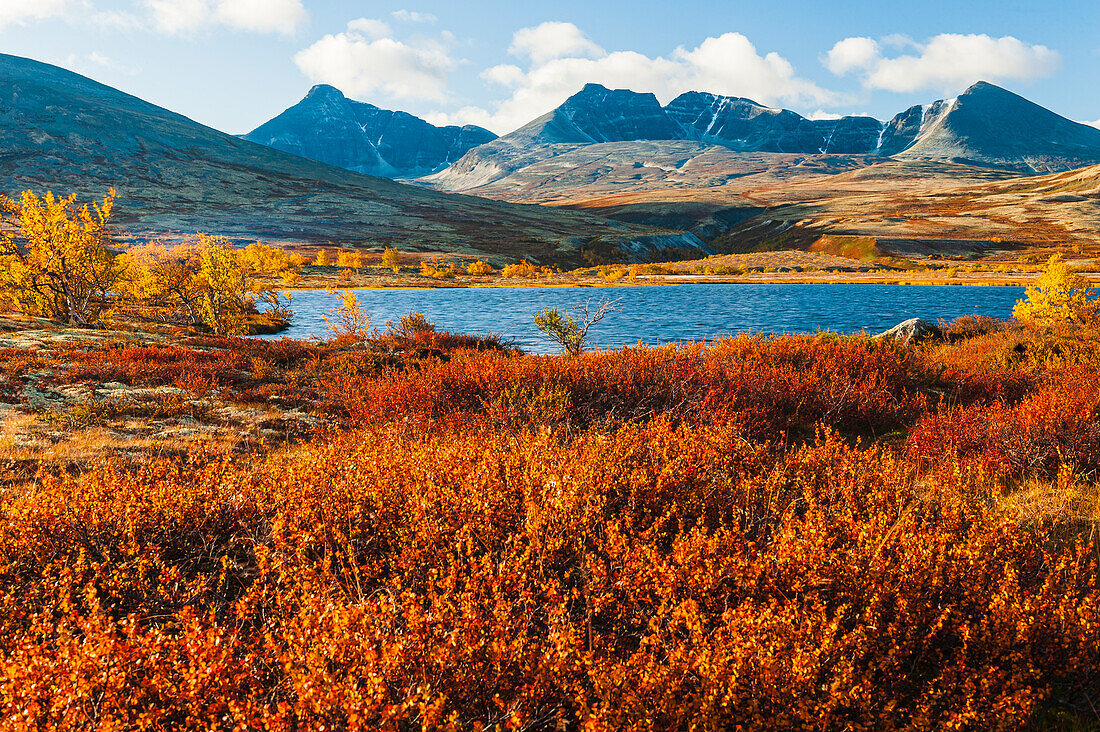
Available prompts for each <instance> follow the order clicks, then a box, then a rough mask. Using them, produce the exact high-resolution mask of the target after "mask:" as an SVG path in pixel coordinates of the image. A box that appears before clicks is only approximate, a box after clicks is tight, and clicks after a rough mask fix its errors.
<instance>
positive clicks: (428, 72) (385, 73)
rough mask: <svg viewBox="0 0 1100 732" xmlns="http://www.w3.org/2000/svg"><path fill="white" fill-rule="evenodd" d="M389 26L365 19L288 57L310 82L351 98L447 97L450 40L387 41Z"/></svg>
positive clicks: (453, 65) (451, 63) (453, 64)
mask: <svg viewBox="0 0 1100 732" xmlns="http://www.w3.org/2000/svg"><path fill="white" fill-rule="evenodd" d="M391 36H392V30H391V29H390V27H389V26H388V25H387V24H386V23H384V22H382V21H380V20H374V19H371V18H358V19H356V20H353V21H351V22H350V23H348V26H347V29H346V30H345V31H343V32H341V33H332V34H329V35H326V36H325V37H323V38H321V39H320V40H319V41H317V42H316V43H314V44H313V45H311V46H309V47H308V48H305V49H303V50H302V51H299V52H298V53H297V54H296V55H295V56H294V62H295V63H296V64H297V65H298V68H299V69H301V71H302V73H304V74H305V75H306V76H307V77H309V78H310V80H312V81H314V82H315V83H324V84H331V85H333V86H335V87H337V88H339V89H341V90H343V91H345V92H347V93H348V94H350V95H352V96H355V97H367V96H370V95H371V94H376V93H379V92H380V93H383V94H387V95H389V96H391V97H393V98H395V99H426V100H431V101H437V102H442V101H444V100H446V99H447V96H448V95H447V80H448V76H449V74H450V72H451V71H453V70H454V69H455V68H456V67H457V66H458V61H457V60H456V59H455V58H453V57H452V55H451V52H450V45H451V44H452V42H453V37H452V36H451V35H450V34H449V33H443V34H441V35H440V36H439V38H438V39H433V38H424V37H418V38H416V39H415V40H410V41H401V40H397V39H395V38H392V37H391Z"/></svg>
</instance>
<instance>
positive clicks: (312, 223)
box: [0, 54, 702, 263]
mask: <svg viewBox="0 0 1100 732" xmlns="http://www.w3.org/2000/svg"><path fill="white" fill-rule="evenodd" d="M0 181H2V184H0V192H3V193H7V194H9V195H15V194H18V192H19V191H21V190H24V189H33V190H38V191H45V190H53V191H55V192H58V193H62V194H69V193H75V194H76V195H77V196H78V197H79V198H80V199H82V200H96V199H98V198H99V197H101V196H102V195H103V194H104V193H105V192H106V191H107V189H108V188H111V187H115V188H117V189H118V192H119V205H118V206H117V208H116V211H117V218H116V221H117V223H118V224H119V226H120V227H122V228H124V229H125V230H126V232H128V235H129V236H131V237H134V238H158V237H162V236H166V235H178V234H180V233H182V234H187V233H192V232H195V231H206V232H208V233H212V234H224V235H226V236H230V237H233V238H239V239H245V240H247V239H265V240H268V241H295V242H318V243H322V242H325V243H327V242H333V241H336V242H351V243H361V244H362V243H382V242H385V243H391V242H392V243H397V244H398V245H399V246H401V247H402V248H405V249H408V248H414V249H415V248H420V249H423V250H427V251H438V250H440V249H441V248H450V249H455V248H456V247H457V248H461V249H464V250H467V251H470V252H475V253H479V254H484V255H485V256H497V257H501V258H505V259H515V258H518V257H519V256H528V257H531V258H534V259H538V260H539V261H543V262H563V263H564V262H575V261H581V260H582V258H583V257H582V252H583V250H584V249H585V248H586V247H594V246H599V247H603V248H607V249H612V250H615V249H617V250H621V251H624V252H628V253H631V254H630V256H639V257H641V256H645V252H646V251H648V250H651V249H661V248H666V247H669V248H671V247H685V246H686V247H689V248H690V247H695V248H699V247H701V246H702V244H701V242H699V240H698V239H696V238H695V237H693V236H690V235H683V234H680V233H670V232H667V231H662V230H659V229H654V228H652V227H639V226H631V225H627V226H622V225H620V224H617V223H615V222H610V221H608V220H606V219H602V218H600V217H596V216H588V215H577V214H575V213H573V212H566V211H560V210H554V209H549V208H545V207H540V206H530V205H520V204H513V203H507V202H499V201H490V200H486V199H480V198H476V197H472V196H464V195H453V194H442V193H439V192H435V191H430V190H427V189H425V188H423V187H419V186H410V185H407V184H402V183H398V182H395V181H392V180H388V179H386V178H378V177H371V176H366V175H362V174H359V173H353V172H350V171H347V170H343V169H340V168H336V167H333V166H329V165H325V164H322V163H318V162H315V161H312V160H308V159H306V158H302V157H298V156H295V155H291V154H289V153H285V152H282V151H279V150H276V149H273V148H270V147H266V146H263V145H258V144H255V143H252V142H249V141H246V140H242V139H240V138H238V137H235V136H232V135H228V134H225V133H223V132H219V131H217V130H214V129H212V128H209V127H206V126H204V125H201V124H199V123H197V122H194V121H193V120H190V119H188V118H187V117H185V116H183V115H180V114H178V113H176V112H171V111H169V110H165V109H162V108H161V107H158V106H156V105H154V104H151V103H149V102H146V101H144V100H142V99H139V98H137V97H134V96H132V95H129V94H126V93H124V92H121V91H119V90H117V89H113V88H111V87H109V86H107V85H104V84H100V83H99V82H95V81H93V80H91V79H88V78H87V77H84V76H81V75H79V74H75V73H73V72H71V71H67V70H65V69H62V68H59V67H56V66H52V65H49V64H44V63H41V62H38V61H34V60H32V59H26V58H21V57H16V56H10V55H4V54H0Z"/></svg>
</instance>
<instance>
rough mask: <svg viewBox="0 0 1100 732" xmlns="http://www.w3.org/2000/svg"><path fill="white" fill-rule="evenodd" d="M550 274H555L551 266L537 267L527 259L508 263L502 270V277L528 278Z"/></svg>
mask: <svg viewBox="0 0 1100 732" xmlns="http://www.w3.org/2000/svg"><path fill="white" fill-rule="evenodd" d="M540 274H541V275H546V276H549V275H551V274H553V270H551V269H550V268H549V267H537V266H535V265H534V264H531V263H530V262H528V261H527V260H526V259H525V260H523V261H522V262H520V263H519V264H508V265H505V266H504V269H502V270H500V276H501V277H506V278H507V277H523V278H526V279H533V278H536V277H538V276H539V275H540Z"/></svg>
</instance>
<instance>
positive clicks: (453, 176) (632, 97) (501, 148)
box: [423, 84, 883, 191]
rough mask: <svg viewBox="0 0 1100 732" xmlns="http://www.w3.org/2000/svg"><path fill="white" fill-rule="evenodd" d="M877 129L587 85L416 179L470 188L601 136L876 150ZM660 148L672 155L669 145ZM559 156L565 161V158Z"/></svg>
mask: <svg viewBox="0 0 1100 732" xmlns="http://www.w3.org/2000/svg"><path fill="white" fill-rule="evenodd" d="M882 128H883V125H882V123H881V122H879V121H878V120H876V119H872V118H871V117H844V118H842V119H839V120H817V121H811V120H808V119H805V118H803V117H801V116H800V115H798V114H796V113H794V112H791V111H789V110H785V109H772V108H770V107H764V106H762V105H760V104H757V103H756V102H754V101H752V100H750V99H741V98H738V97H723V96H719V95H717V94H708V93H704V92H687V93H685V94H681V95H680V96H679V97H677V98H676V99H674V100H673V101H672V102H670V103H669V104H668V105H667V106H665V107H661V105H660V103H659V102H658V101H657V99H656V97H654V96H653V95H652V94H639V93H637V92H633V91H630V90H627V89H616V90H611V89H607V88H605V87H603V86H600V85H599V84H588V85H586V86H585V87H584V89H582V90H581V91H579V92H578V93H577V94H574V95H573V96H571V97H569V99H567V100H566V101H565V102H564V103H563V104H562V105H561V106H560V107H558V108H557V109H555V110H553V111H552V112H549V113H547V114H545V115H543V116H541V117H539V118H537V119H535V120H533V121H531V122H529V123H528V124H526V125H524V126H523V127H521V128H519V129H518V130H516V131H515V132H512V133H510V134H507V135H504V136H503V137H500V138H498V139H496V140H494V141H493V142H490V143H488V144H486V145H481V146H480V147H476V148H474V149H472V150H470V152H468V153H466V155H464V156H463V157H462V158H461V159H460V160H459V161H458V162H456V163H455V164H453V165H452V166H450V167H449V168H447V169H446V170H444V171H442V172H440V173H437V174H435V175H433V176H428V177H426V178H424V179H423V180H424V182H425V183H426V184H427V185H429V186H431V187H433V188H437V189H439V190H445V191H472V190H476V189H481V188H483V187H484V186H488V185H491V184H494V183H495V182H497V181H502V180H503V179H506V178H507V177H508V176H511V175H513V174H515V173H517V172H520V171H524V170H525V169H526V168H529V167H531V166H534V165H539V164H542V163H543V162H544V161H547V160H550V159H556V158H557V157H558V156H562V155H567V154H570V153H573V152H574V151H576V150H577V149H578V148H580V147H583V146H586V145H606V144H608V143H636V142H656V141H665V140H667V141H676V142H694V143H705V144H708V145H717V146H720V147H722V148H725V149H727V150H732V151H735V152H744V153H794V154H815V155H816V154H833V155H867V154H875V152H876V150H877V146H878V141H879V137H880V132H881V130H882ZM665 147H668V148H669V150H668V154H675V153H674V151H675V150H676V149H677V147H676V146H675V145H671V146H665ZM630 149H631V145H630V144H626V145H622V146H621V150H622V151H623V152H626V151H629V150H630ZM559 162H560V163H561V165H562V166H566V165H568V164H569V163H568V161H567V159H566V158H563V159H562V160H560V161H559ZM734 167H735V168H736V167H737V166H736V165H735V166H734ZM594 182H597V181H594ZM504 185H505V187H509V186H508V184H504ZM518 185H520V186H521V187H524V186H525V185H526V181H521V182H519V184H518Z"/></svg>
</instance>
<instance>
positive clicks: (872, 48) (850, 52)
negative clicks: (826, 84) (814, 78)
mask: <svg viewBox="0 0 1100 732" xmlns="http://www.w3.org/2000/svg"><path fill="white" fill-rule="evenodd" d="M878 58H879V47H878V43H876V42H875V41H874V40H873V39H871V38H845V39H844V40H843V41H840V42H839V43H837V44H836V45H835V46H833V47H832V49H831V50H830V51H829V53H828V54H826V56H825V60H824V63H825V68H827V69H828V70H829V71H832V72H833V73H834V74H837V75H840V74H847V73H848V72H849V71H855V70H856V69H865V68H867V67H868V66H870V65H871V64H872V63H874V62H875V61H876V60H877V59H878Z"/></svg>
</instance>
